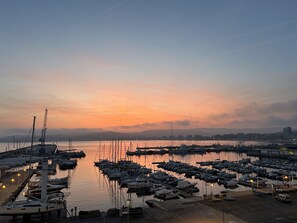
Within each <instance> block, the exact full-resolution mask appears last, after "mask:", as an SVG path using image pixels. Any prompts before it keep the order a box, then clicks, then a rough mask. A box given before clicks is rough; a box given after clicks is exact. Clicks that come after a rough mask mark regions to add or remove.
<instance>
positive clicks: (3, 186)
mask: <svg viewBox="0 0 297 223" xmlns="http://www.w3.org/2000/svg"><path fill="white" fill-rule="evenodd" d="M5 189H6V186H5V185H2V200H3V198H4V191H5ZM3 203H4V200H3V201H2V204H3Z"/></svg>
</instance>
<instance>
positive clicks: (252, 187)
mask: <svg viewBox="0 0 297 223" xmlns="http://www.w3.org/2000/svg"><path fill="white" fill-rule="evenodd" d="M250 182H251V186H252V189H254V186H253V183H254V181H253V179H251V180H250Z"/></svg>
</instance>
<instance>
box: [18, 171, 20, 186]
mask: <svg viewBox="0 0 297 223" xmlns="http://www.w3.org/2000/svg"><path fill="white" fill-rule="evenodd" d="M20 176H21V174H20V173H18V185H19V178H20Z"/></svg>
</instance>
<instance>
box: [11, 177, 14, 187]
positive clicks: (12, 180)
mask: <svg viewBox="0 0 297 223" xmlns="http://www.w3.org/2000/svg"><path fill="white" fill-rule="evenodd" d="M13 183H14V178H12V179H11V186H13Z"/></svg>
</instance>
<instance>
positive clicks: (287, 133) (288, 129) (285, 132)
mask: <svg viewBox="0 0 297 223" xmlns="http://www.w3.org/2000/svg"><path fill="white" fill-rule="evenodd" d="M283 138H284V139H291V138H292V128H291V127H286V128H283Z"/></svg>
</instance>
